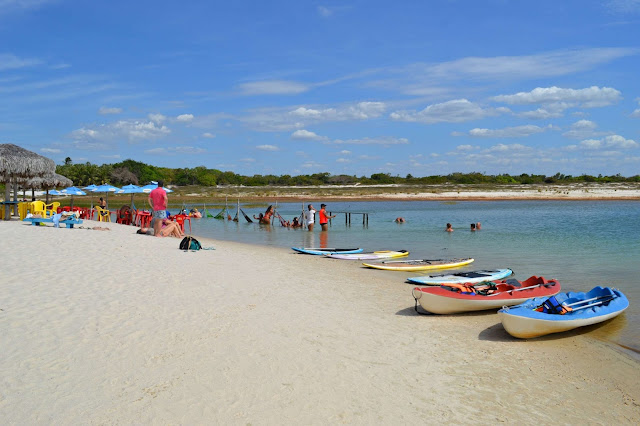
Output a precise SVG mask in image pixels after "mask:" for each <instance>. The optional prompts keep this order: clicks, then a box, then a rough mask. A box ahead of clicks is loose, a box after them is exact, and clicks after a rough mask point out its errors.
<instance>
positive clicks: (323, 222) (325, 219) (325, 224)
mask: <svg viewBox="0 0 640 426" xmlns="http://www.w3.org/2000/svg"><path fill="white" fill-rule="evenodd" d="M326 207H327V205H326V204H320V211H319V212H318V215H319V216H320V227H321V228H322V230H323V231H328V230H329V219H333V218H334V217H336V215H333V216H330V215H327V209H326Z"/></svg>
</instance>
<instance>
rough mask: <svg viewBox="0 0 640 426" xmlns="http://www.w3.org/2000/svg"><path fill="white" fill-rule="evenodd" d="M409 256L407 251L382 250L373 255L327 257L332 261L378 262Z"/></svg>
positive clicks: (337, 254) (335, 254)
mask: <svg viewBox="0 0 640 426" xmlns="http://www.w3.org/2000/svg"><path fill="white" fill-rule="evenodd" d="M404 256H409V252H408V251H407V250H398V251H391V250H381V251H374V252H373V253H360V254H344V253H332V254H328V255H327V257H330V258H332V259H342V260H376V259H391V258H395V257H404Z"/></svg>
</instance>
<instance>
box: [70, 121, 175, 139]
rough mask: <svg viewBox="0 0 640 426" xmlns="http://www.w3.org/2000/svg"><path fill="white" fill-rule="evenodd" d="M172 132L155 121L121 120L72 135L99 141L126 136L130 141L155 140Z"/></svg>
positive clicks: (72, 135) (82, 129)
mask: <svg viewBox="0 0 640 426" xmlns="http://www.w3.org/2000/svg"><path fill="white" fill-rule="evenodd" d="M169 133H171V130H169V128H168V127H166V126H161V125H157V124H156V123H155V122H153V121H135V120H120V121H117V122H115V123H110V124H102V125H99V126H97V127H95V128H85V127H83V128H81V129H77V130H74V131H73V132H71V137H72V138H74V139H76V140H80V139H93V140H99V141H113V140H117V139H122V138H126V139H128V140H129V141H130V142H135V141H141V140H155V139H158V138H161V137H163V136H166V135H168V134H169Z"/></svg>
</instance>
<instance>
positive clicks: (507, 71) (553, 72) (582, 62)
mask: <svg viewBox="0 0 640 426" xmlns="http://www.w3.org/2000/svg"><path fill="white" fill-rule="evenodd" d="M637 53H638V50H637V49H633V48H591V49H580V50H559V51H551V52H544V53H540V54H537V55H524V56H496V57H490V58H480V57H467V58H462V59H457V60H455V61H451V62H443V63H441V64H438V65H431V66H426V67H424V66H422V67H420V66H414V67H416V68H417V69H416V71H420V70H421V71H422V72H423V73H424V72H426V73H427V74H432V75H431V76H428V77H430V78H431V77H433V76H436V77H441V78H461V77H464V76H473V77H479V78H509V79H514V78H540V77H554V76H560V75H566V74H573V73H576V72H579V71H585V70H588V69H591V68H593V67H595V66H597V65H600V64H603V63H607V62H611V61H613V60H615V59H618V58H622V57H625V56H631V55H635V54H637Z"/></svg>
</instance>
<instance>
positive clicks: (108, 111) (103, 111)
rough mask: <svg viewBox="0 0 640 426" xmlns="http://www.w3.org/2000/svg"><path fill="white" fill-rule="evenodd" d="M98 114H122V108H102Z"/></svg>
mask: <svg viewBox="0 0 640 426" xmlns="http://www.w3.org/2000/svg"><path fill="white" fill-rule="evenodd" d="M98 113H99V114H102V115H109V114H120V113H122V108H108V107H100V109H99V110H98Z"/></svg>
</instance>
